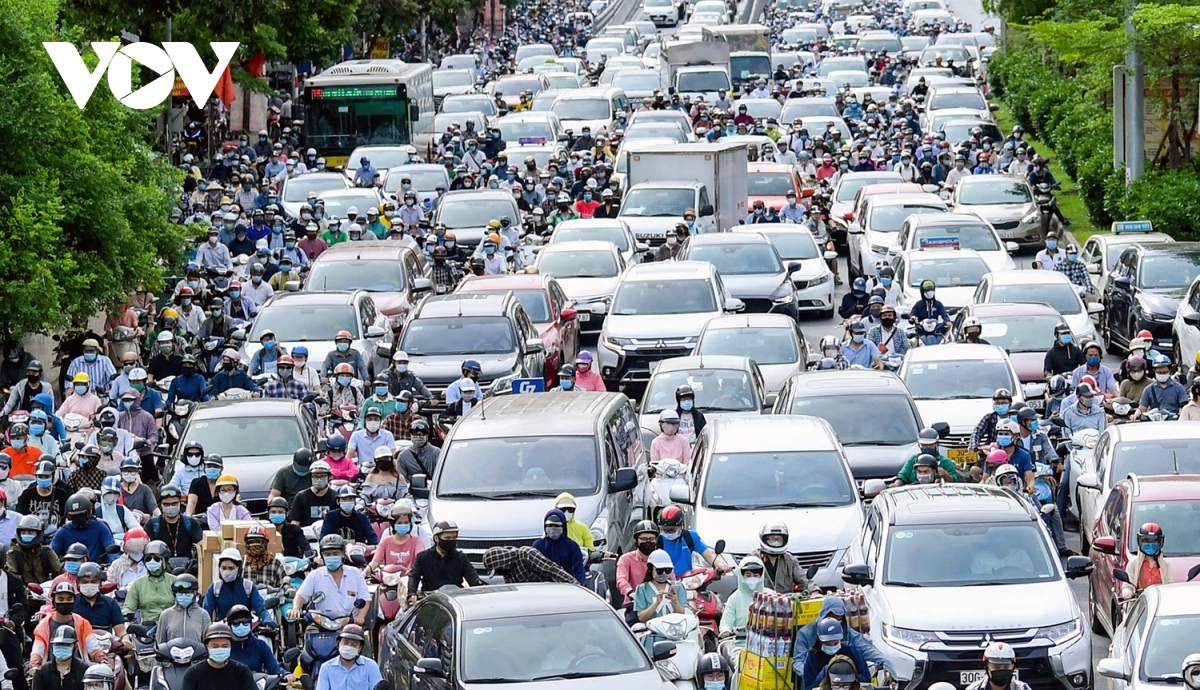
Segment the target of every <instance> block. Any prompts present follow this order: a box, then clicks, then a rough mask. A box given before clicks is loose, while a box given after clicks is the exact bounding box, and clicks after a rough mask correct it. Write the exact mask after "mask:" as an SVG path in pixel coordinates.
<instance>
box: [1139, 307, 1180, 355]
mask: <svg viewBox="0 0 1200 690" xmlns="http://www.w3.org/2000/svg"><path fill="white" fill-rule="evenodd" d="M1173 321H1174V317H1172V321H1152V320H1150V319H1147V318H1146V317H1145V316H1141V317H1139V318H1138V322H1137V330H1138V331H1141V330H1147V331H1150V334H1151V335H1152V336H1154V349H1155V350H1158V351H1159V352H1163V353H1167V354H1170V352H1171V348H1173V347H1174V346H1175V341H1174V340H1173V339H1172V337H1171V329H1172V328H1173V327H1174V324H1173ZM1136 332H1137V331H1134V333H1136ZM1134 333H1130V334H1129V337H1131V338H1132V337H1133V335H1134Z"/></svg>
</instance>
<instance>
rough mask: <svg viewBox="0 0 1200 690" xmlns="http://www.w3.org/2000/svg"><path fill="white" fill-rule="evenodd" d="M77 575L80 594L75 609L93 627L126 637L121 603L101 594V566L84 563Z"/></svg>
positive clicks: (119, 636) (118, 636)
mask: <svg viewBox="0 0 1200 690" xmlns="http://www.w3.org/2000/svg"><path fill="white" fill-rule="evenodd" d="M75 577H76V580H77V582H78V587H79V596H78V598H76V599H75V608H74V609H73V611H74V612H75V613H78V614H79V615H81V616H83V617H84V618H86V619H87V620H88V622H89V623H91V624H92V627H93V628H99V629H101V630H108V631H111V632H112V634H113V635H116V637H117V638H118V639H120V638H123V637H125V616H124V615H123V614H122V613H121V605H120V604H118V603H117V600H116V599H114V598H112V597H109V596H101V595H100V584H101V579H102V578H103V573H102V572H101V570H100V566H99V565H96V564H95V563H84V564H83V565H81V566H79V572H78V573H76V575H75Z"/></svg>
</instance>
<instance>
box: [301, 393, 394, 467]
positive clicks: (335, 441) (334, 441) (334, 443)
mask: <svg viewBox="0 0 1200 690" xmlns="http://www.w3.org/2000/svg"><path fill="white" fill-rule="evenodd" d="M371 409H379V408H377V407H376V408H371ZM325 447H326V448H329V449H332V450H345V449H346V437H345V436H342V435H341V434H333V435H331V436H330V437H329V438H328V439H327V440H326V441H325ZM317 462H320V460H318V461H317ZM314 464H316V463H314Z"/></svg>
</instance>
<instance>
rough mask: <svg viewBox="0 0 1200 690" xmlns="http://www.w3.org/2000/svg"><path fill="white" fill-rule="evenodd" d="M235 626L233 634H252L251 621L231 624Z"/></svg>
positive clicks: (238, 635) (241, 635) (242, 635)
mask: <svg viewBox="0 0 1200 690" xmlns="http://www.w3.org/2000/svg"><path fill="white" fill-rule="evenodd" d="M229 627H231V628H233V634H234V635H235V636H237V637H247V636H249V635H250V624H249V623H238V624H237V625H231V626H229Z"/></svg>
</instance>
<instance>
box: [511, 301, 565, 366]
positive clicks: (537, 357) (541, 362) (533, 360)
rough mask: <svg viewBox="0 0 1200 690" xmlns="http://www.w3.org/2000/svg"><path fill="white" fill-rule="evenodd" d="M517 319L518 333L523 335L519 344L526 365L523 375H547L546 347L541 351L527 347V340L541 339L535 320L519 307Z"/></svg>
mask: <svg viewBox="0 0 1200 690" xmlns="http://www.w3.org/2000/svg"><path fill="white" fill-rule="evenodd" d="M516 321H517V333H519V334H520V336H521V342H520V343H518V345H519V346H520V348H521V352H522V358H523V360H524V364H523V366H524V369H525V371H524V372H523V374H522V375H523V376H526V377H529V378H533V377H535V376H545V373H546V351H545V349H543V350H542V351H541V352H531V351H529V349H528V348H526V347H525V343H526V341H528V340H533V339H537V340H540V339H541V335H539V334H538V331H537V328H535V327H534V325H533V322H532V321H530V320H529V315H528V314H526V313H525V310H524V309H523V308H520V307H518V309H517V318H516ZM555 383H557V382H555Z"/></svg>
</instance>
